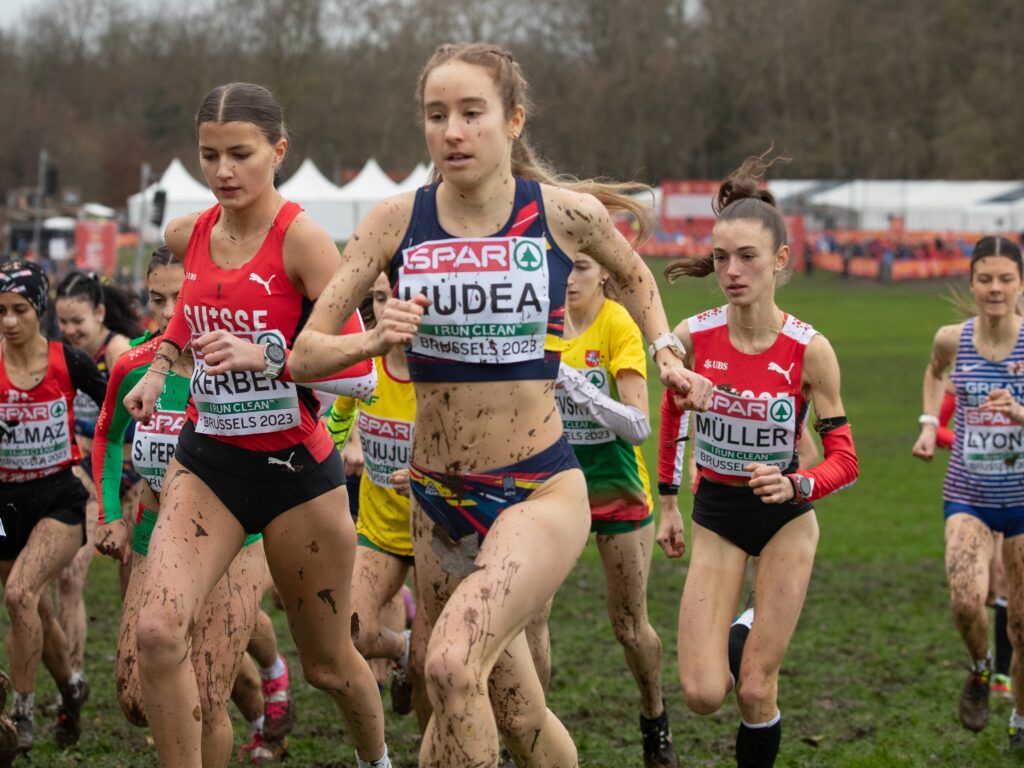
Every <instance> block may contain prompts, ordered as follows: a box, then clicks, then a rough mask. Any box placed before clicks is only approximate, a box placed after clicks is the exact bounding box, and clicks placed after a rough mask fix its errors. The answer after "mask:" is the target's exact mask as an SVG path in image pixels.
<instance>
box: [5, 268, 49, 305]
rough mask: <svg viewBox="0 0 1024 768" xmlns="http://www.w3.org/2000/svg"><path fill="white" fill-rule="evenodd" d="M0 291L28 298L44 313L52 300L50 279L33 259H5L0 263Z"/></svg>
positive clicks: (30, 302)
mask: <svg viewBox="0 0 1024 768" xmlns="http://www.w3.org/2000/svg"><path fill="white" fill-rule="evenodd" d="M0 293H16V294H18V295H19V296H23V297H24V298H25V299H27V300H28V302H29V304H31V305H32V306H33V307H35V310H36V313H37V314H39V315H42V314H43V313H44V312H45V311H46V307H47V305H48V304H49V301H50V281H49V280H47V279H46V273H45V272H44V271H43V269H42V267H40V266H39V265H38V264H34V263H33V262H31V261H21V260H18V261H5V262H4V263H2V264H0Z"/></svg>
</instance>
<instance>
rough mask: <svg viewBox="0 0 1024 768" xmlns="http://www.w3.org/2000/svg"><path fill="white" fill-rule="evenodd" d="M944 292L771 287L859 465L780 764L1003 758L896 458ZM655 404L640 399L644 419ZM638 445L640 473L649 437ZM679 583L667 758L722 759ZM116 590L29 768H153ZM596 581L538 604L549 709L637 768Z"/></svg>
mask: <svg viewBox="0 0 1024 768" xmlns="http://www.w3.org/2000/svg"><path fill="white" fill-rule="evenodd" d="M659 267H660V265H657V264H656V265H655V268H656V269H658V268H659ZM944 293H946V288H945V286H944V285H941V284H934V283H932V284H927V285H912V286H887V287H881V286H876V285H871V284H866V283H857V282H847V281H843V280H841V279H839V278H837V277H834V276H831V275H824V274H816V275H814V276H813V277H812V278H801V277H797V278H795V279H794V280H793V282H792V283H791V284H790V285H789V286H787V287H786V288H784V289H783V290H781V291H780V293H779V297H778V298H779V302H780V304H781V306H782V307H783V308H784V309H786V310H788V311H790V312H792V313H794V314H796V315H797V316H799V317H801V318H802V319H804V320H806V321H808V322H810V323H812V324H813V325H815V327H817V328H818V329H820V330H821V331H822V332H823V333H825V334H826V335H827V336H828V338H829V339H830V340H831V342H832V344H833V346H834V347H835V349H836V353H837V354H838V356H839V360H840V364H841V366H842V370H843V399H844V402H845V405H846V408H847V412H848V414H849V417H850V421H851V423H852V424H853V429H854V436H855V439H856V442H857V448H858V454H859V456H860V460H861V478H860V480H859V482H858V483H857V484H856V485H855V486H854V487H853V488H851V489H849V490H847V491H844V492H843V493H841V494H838V495H837V496H835V497H834V498H830V499H827V500H825V501H823V502H820V503H819V504H818V505H817V506H818V515H819V522H820V526H821V544H820V547H819V551H818V561H817V566H816V568H815V573H814V578H813V581H812V584H811V589H810V593H809V595H808V599H807V604H806V607H805V609H804V613H803V617H802V620H801V623H800V627H799V628H798V630H797V633H796V636H795V638H794V641H793V643H792V645H791V647H790V649H789V653H788V655H787V658H786V663H785V665H784V667H783V671H782V677H781V680H780V697H779V701H780V707H781V710H782V712H783V717H784V719H783V746H782V754H781V756H780V759H779V761H778V765H780V766H872V767H874V766H890V765H893V766H894V765H900V766H905V765H906V766H935V765H940V766H947V765H950V766H953V765H955V766H961V765H970V766H983V765H997V764H1003V763H1005V762H1006V760H1007V756H1006V754H1005V739H1006V735H1005V725H1004V723H1005V720H1006V718H1007V717H1008V715H1009V710H1010V705H1009V704H1008V703H1007V702H1003V701H994V702H993V717H992V722H991V724H990V726H989V728H988V729H987V730H986V731H985V732H983V733H982V734H980V735H974V734H970V733H968V732H967V731H965V730H964V729H963V728H962V727H961V726H960V725H959V723H958V721H957V717H956V703H957V698H958V696H959V692H960V687H961V685H962V684H963V679H964V675H965V669H966V667H965V660H966V657H965V653H964V651H963V648H962V644H961V643H960V641H959V638H958V636H957V634H956V632H955V630H954V629H953V626H952V623H951V621H950V618H949V611H948V607H947V600H948V598H947V590H946V584H945V576H944V570H943V563H942V513H941V500H940V488H941V478H942V472H943V468H942V462H936V463H934V464H931V465H925V464H922V463H920V462H917V461H915V460H913V459H912V458H911V456H910V446H911V444H912V443H913V440H914V438H915V436H916V433H917V415H918V414H919V413H920V390H921V375H922V372H923V367H924V364H925V362H926V359H927V355H928V348H929V344H930V340H931V338H932V336H933V334H934V332H935V329H936V327H937V326H938V325H940V324H942V323H946V322H953V321H954V320H955V319H956V315H955V313H954V311H953V310H952V308H951V307H950V305H949V304H948V303H947V302H945V301H944V300H943V299H942V295H943V294H944ZM664 296H665V299H666V303H667V306H668V312H669V316H670V319H671V320H672V321H673V322H676V321H678V320H679V319H681V318H682V317H684V316H685V315H688V314H691V313H693V312H695V311H697V310H700V309H703V308H706V307H710V306H714V305H716V304H719V303H721V302H722V298H721V295H720V294H719V293H718V291H717V289H716V288H715V286H714V285H713V283H711V282H710V281H703V282H691V283H689V284H685V285H682V286H680V285H678V284H677V285H676V286H673V287H672V288H669V289H667V290H666V291H665V292H664ZM652 389H656V388H652ZM659 394H660V393H658V392H656V391H652V403H653V404H654V405H655V407H654V408H653V410H652V412H653V413H655V414H656V413H657V407H656V404H657V401H658V399H659ZM647 452H648V459H649V461H651V463H652V465H653V454H654V443H653V441H651V442H650V443H649V444H648V445H647ZM681 506H682V507H684V508H686V507H687V506H688V502H687V501H686V500H685V499H684V500H683V501H682V502H681ZM684 577H685V560H684V561H682V562H680V561H669V560H668V559H666V558H665V557H664V556H663V555H661V554H660V553H658V554H656V556H655V560H654V564H653V568H652V574H651V587H650V600H649V603H650V611H651V616H652V623H653V624H654V626H655V628H656V629H657V630H658V632H659V633H660V635H661V638H662V642H663V644H664V656H663V668H664V680H665V682H666V699H667V701H668V705H669V709H670V713H671V719H672V727H673V731H674V736H675V744H676V748H677V750H678V752H679V754H680V757H681V758H682V761H683V765H687V766H716V765H732V764H733V761H732V749H733V740H734V738H735V729H736V724H737V717H738V712H737V709H736V705H735V703H734V701H733V700H731V699H730V701H729V702H728V703H727V704H726V706H725V707H724V708H723V709H722V711H721V712H719V713H718V714H717V715H714V716H711V717H703V718H702V717H697V716H695V715H692V714H689V713H688V712H687V711H686V710H685V707H684V705H683V702H682V698H681V695H680V691H679V684H678V676H677V671H676V661H675V654H676V637H675V635H676V620H677V612H678V601H679V595H680V592H681V589H682V584H683V580H684ZM115 583H116V579H115V572H114V568H113V566H112V564H111V563H109V562H108V561H106V560H98V561H97V562H96V564H95V566H94V568H93V571H92V574H91V577H90V585H89V592H88V600H89V614H90V617H91V627H90V630H91V634H90V642H89V647H88V660H87V671H88V674H89V677H90V679H91V681H92V685H93V696H92V699H91V700H90V702H89V704H88V705H87V706H86V710H85V717H86V725H87V729H86V734H85V736H84V738H83V740H82V743H81V747H80V749H79V750H78V751H76V752H73V753H70V754H67V755H61V754H59V753H57V752H56V751H55V750H54V748H53V737H52V724H51V723H50V722H48V721H47V718H45V717H44V716H42V715H39V716H38V719H37V731H38V737H39V738H38V741H39V744H38V746H37V748H36V749H35V750H34V752H33V756H32V764H33V765H34V766H36V767H37V768H42V767H44V766H65V765H71V764H83V765H88V766H104V767H106V766H134V765H153V764H155V752H154V751H153V748H152V746H151V745H150V744H148V743H147V740H146V734H145V732H143V731H139V730H137V729H134V728H132V727H131V726H129V725H127V724H126V723H125V721H124V720H123V718H122V717H121V714H120V711H119V710H118V708H117V705H116V703H115V700H114V681H113V672H112V663H113V657H114V652H115V649H114V645H113V643H114V642H115V638H116V627H117V622H118V614H119V605H118V600H117V596H116V588H115ZM603 589H604V582H603V575H602V571H601V568H600V564H599V562H598V560H597V555H596V551H595V550H594V548H593V546H591V548H590V549H588V551H587V553H586V555H585V556H584V558H583V560H582V561H581V562H580V564H579V566H578V567H577V568H576V570H575V571H574V572H573V574H572V575H571V576H570V578H569V579H568V581H567V582H566V584H565V585H564V587H563V588H562V590H561V592H560V593H559V596H558V599H557V601H556V603H555V609H554V614H553V616H552V620H551V625H552V636H553V642H554V670H555V671H554V678H553V681H552V686H551V692H550V702H549V703H550V706H551V708H552V710H554V711H555V712H556V713H557V714H558V715H559V716H560V717H561V718H562V719H563V720H564V721H565V723H566V724H567V725H568V727H569V729H570V731H571V732H572V734H573V736H574V738H575V740H576V742H577V744H578V746H579V752H580V760H581V764H582V765H584V766H608V767H609V768H611V767H612V766H616V767H618V766H639V765H640V764H641V758H640V743H639V733H638V728H637V713H638V703H637V702H638V697H637V693H636V689H635V686H634V684H633V682H632V678H631V677H630V675H629V673H628V671H627V670H626V666H625V663H624V662H623V660H622V654H621V651H620V650H619V648H618V647H617V644H616V642H615V639H614V637H613V636H612V633H611V629H610V627H609V626H608V621H607V618H606V617H605V614H604V600H603V597H604V596H603ZM275 620H276V621H277V622H278V625H279V637H281V638H282V639H283V644H284V647H285V649H286V652H287V654H288V656H289V658H290V659H291V660H292V661H293V662H294V660H295V653H294V647H293V645H292V644H291V640H290V639H289V638H288V636H287V630H286V629H285V625H284V621H283V616H281V615H280V613H279V612H277V613H276V614H275ZM3 628H5V627H4V626H3V619H0V629H3ZM296 671H297V668H296ZM296 689H297V698H298V703H299V707H300V722H299V725H298V727H297V729H296V731H295V733H294V734H293V738H292V750H291V755H292V756H291V760H290V764H291V765H293V766H314V765H315V766H353V765H354V764H355V761H354V758H353V751H352V748H351V746H349V745H348V744H347V743H346V742H345V738H344V734H343V733H342V728H341V725H340V723H339V719H338V717H337V716H336V715H335V713H334V710H333V707H332V706H331V705H330V703H329V702H328V700H327V699H326V697H325V696H323V695H321V694H319V693H318V692H316V691H314V690H312V689H310V688H308V687H307V686H305V685H304V684H303V683H301V682H297V685H296ZM52 696H53V686H52V684H51V683H50V681H49V680H48V679H47V678H46V677H45V675H40V696H39V698H40V699H42V700H43V701H45V700H46V699H48V698H52ZM385 706H387V703H385ZM237 735H238V737H239V739H240V738H241V735H242V734H241V731H239V732H238V734H237ZM388 741H389V744H390V746H391V750H392V753H393V756H394V757H395V758H396V765H399V766H413V765H415V763H416V745H417V736H416V731H415V726H414V723H413V720H412V719H411V718H409V717H407V718H397V717H394V716H391V717H389V721H388ZM236 746H237V744H236Z"/></svg>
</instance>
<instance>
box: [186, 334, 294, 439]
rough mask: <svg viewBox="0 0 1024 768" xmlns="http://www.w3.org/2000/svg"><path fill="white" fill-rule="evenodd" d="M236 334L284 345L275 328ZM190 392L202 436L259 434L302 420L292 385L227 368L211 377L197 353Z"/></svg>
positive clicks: (263, 342)
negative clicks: (224, 371) (225, 371)
mask: <svg viewBox="0 0 1024 768" xmlns="http://www.w3.org/2000/svg"><path fill="white" fill-rule="evenodd" d="M235 336H238V337H239V338H241V339H245V340H246V341H251V342H253V343H254V344H266V343H268V342H270V341H273V342H275V343H277V344H281V345H282V346H283V345H284V340H283V338H282V337H281V334H279V333H278V332H276V331H255V332H252V333H247V332H242V331H239V332H236V333H235ZM190 391H191V393H192V400H193V402H194V403H195V405H196V413H197V418H196V431H197V432H200V433H202V434H204V435H225V436H233V437H241V436H243V435H262V434H266V433H268V432H280V431H283V430H286V429H291V428H292V427H297V426H299V425H300V424H301V423H302V415H301V414H300V412H299V397H298V393H297V391H296V389H295V385H294V384H292V383H290V382H283V381H278V380H277V379H268V378H267V377H266V376H264V375H263V374H262V373H256V372H254V371H228V372H227V373H219V374H217V375H216V376H211V375H210V374H208V373H207V372H206V364H205V363H204V362H203V359H202V357H201V356H200V355H198V354H197V355H196V356H195V369H194V370H193V371H192V383H191V387H190Z"/></svg>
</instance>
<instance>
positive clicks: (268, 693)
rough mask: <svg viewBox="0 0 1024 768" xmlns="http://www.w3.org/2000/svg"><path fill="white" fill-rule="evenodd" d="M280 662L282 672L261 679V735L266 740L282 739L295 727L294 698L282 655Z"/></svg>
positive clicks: (278, 740)
mask: <svg viewBox="0 0 1024 768" xmlns="http://www.w3.org/2000/svg"><path fill="white" fill-rule="evenodd" d="M281 663H282V664H283V665H284V672H282V673H281V674H280V675H278V676H277V677H275V678H273V679H271V680H264V681H263V736H264V738H266V740H267V741H268V742H280V741H282V740H283V739H284V737H285V736H287V735H288V734H289V733H291V732H292V728H294V727H295V699H293V698H292V689H291V680H290V677H289V674H288V662H287V661H285V658H284V656H282V657H281Z"/></svg>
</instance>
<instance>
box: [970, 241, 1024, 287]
mask: <svg viewBox="0 0 1024 768" xmlns="http://www.w3.org/2000/svg"><path fill="white" fill-rule="evenodd" d="M986 256H1003V257H1005V258H1007V259H1010V260H1011V261H1012V262H1013V263H1014V264H1016V265H1017V274H1018V275H1020V276H1022V277H1024V259H1022V258H1021V255H1020V248H1019V247H1018V246H1017V244H1016V243H1015V242H1013V241H1012V240H1007V239H1006V238H1005V237H998V236H996V237H993V236H991V235H990V236H989V237H983V238H981V240H979V241H978V242H977V243H975V244H974V250H973V251H971V278H973V277H974V265H975V264H977V263H978V262H979V261H981V260H982V259H984V258H985V257H986Z"/></svg>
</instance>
